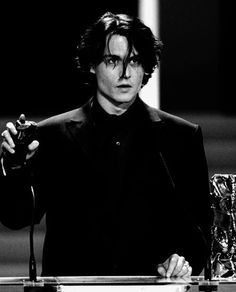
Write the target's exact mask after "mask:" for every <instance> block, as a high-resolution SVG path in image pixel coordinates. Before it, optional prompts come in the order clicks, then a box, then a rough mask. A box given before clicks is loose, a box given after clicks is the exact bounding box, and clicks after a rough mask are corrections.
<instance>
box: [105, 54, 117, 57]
mask: <svg viewBox="0 0 236 292" xmlns="http://www.w3.org/2000/svg"><path fill="white" fill-rule="evenodd" d="M103 57H104V58H106V57H114V58H120V57H119V56H117V55H114V54H105V55H104V56H103Z"/></svg>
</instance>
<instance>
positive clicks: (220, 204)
mask: <svg viewBox="0 0 236 292" xmlns="http://www.w3.org/2000/svg"><path fill="white" fill-rule="evenodd" d="M210 188H211V198H212V208H213V211H214V221H213V225H212V229H211V234H212V242H211V265H212V275H213V277H236V175H233V174H215V175H213V176H212V178H211V180H210Z"/></svg>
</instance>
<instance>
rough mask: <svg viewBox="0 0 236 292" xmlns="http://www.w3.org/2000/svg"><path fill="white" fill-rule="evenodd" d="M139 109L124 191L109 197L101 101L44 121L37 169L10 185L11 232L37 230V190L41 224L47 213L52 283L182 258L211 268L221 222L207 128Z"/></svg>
mask: <svg viewBox="0 0 236 292" xmlns="http://www.w3.org/2000/svg"><path fill="white" fill-rule="evenodd" d="M136 103H137V104H138V115H137V117H138V118H137V122H136V123H135V126H134V127H132V131H131V132H130V133H128V139H127V141H126V144H125V145H119V146H120V147H123V148H121V151H120V153H121V154H120V155H121V156H120V163H121V169H122V176H121V177H122V183H121V184H120V185H121V187H119V189H116V185H114V188H112V189H111V190H110V192H108V194H109V195H107V192H106V195H104V188H105V186H106V178H107V174H106V173H103V171H101V164H99V163H100V162H97V161H96V159H95V160H94V159H93V145H96V143H95V144H94V139H95V138H94V122H93V117H92V115H91V101H89V102H88V103H87V104H85V105H84V106H83V107H82V108H79V109H75V110H72V111H70V112H67V113H64V114H61V115H58V116H54V117H51V118H49V119H47V120H44V121H42V122H40V123H39V125H38V140H39V142H40V147H39V150H38V151H37V153H36V155H35V156H34V158H33V160H32V161H31V163H30V165H28V166H27V167H25V168H24V169H21V170H18V171H16V170H15V171H9V175H8V176H7V177H1V180H2V182H1V184H2V185H4V184H5V185H8V187H7V188H8V192H7V195H6V194H2V195H1V197H2V198H1V200H2V204H1V206H4V207H2V208H1V215H0V218H1V221H2V222H3V224H5V225H7V226H8V227H10V228H15V229H16V228H21V227H23V226H26V225H28V224H29V223H30V215H31V212H30V210H31V206H32V205H31V203H32V200H31V193H30V191H29V184H30V183H33V185H34V190H35V196H36V221H37V222H39V221H40V220H41V218H42V216H43V215H44V214H45V213H46V225H47V231H46V237H45V244H44V250H43V275H50V276H51V275H152V274H156V265H157V264H158V263H160V262H163V261H164V260H166V259H167V257H169V256H170V255H171V254H172V253H178V254H180V255H183V256H185V257H186V259H187V260H188V261H189V262H190V264H191V265H192V266H193V274H195V275H196V274H199V273H200V272H201V270H202V269H203V267H204V263H205V259H206V244H205V242H204V239H203V234H207V232H208V230H209V225H210V222H211V217H210V203H209V189H208V170H207V164H206V159H205V153H204V148H203V141H202V133H201V129H200V127H199V126H198V125H195V124H192V123H190V122H188V121H185V120H183V119H181V118H179V117H176V116H173V115H170V114H168V113H165V112H163V111H160V110H156V109H153V108H150V107H149V106H147V105H145V104H144V103H143V102H142V101H141V100H139V99H138V100H137V102H136ZM127 131H128V132H129V130H127ZM114 142H115V141H114ZM29 169H30V171H31V174H32V175H31V176H30V177H29V175H28V174H29ZM12 179H14V181H15V183H10V182H11V180H12Z"/></svg>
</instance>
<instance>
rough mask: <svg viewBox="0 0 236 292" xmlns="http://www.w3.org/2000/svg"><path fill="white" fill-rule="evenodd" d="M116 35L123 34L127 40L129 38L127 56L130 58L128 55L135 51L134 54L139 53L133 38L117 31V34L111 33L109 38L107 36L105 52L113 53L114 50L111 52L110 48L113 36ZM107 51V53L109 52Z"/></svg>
mask: <svg viewBox="0 0 236 292" xmlns="http://www.w3.org/2000/svg"><path fill="white" fill-rule="evenodd" d="M115 35H117V36H122V37H125V38H126V40H127V48H128V49H127V54H126V58H128V57H130V55H131V54H132V53H133V54H134V55H137V54H138V53H137V50H136V49H135V47H134V45H133V42H131V40H130V39H129V38H128V37H127V36H125V35H122V34H117V33H115V34H112V33H111V34H109V35H108V36H107V38H106V45H105V50H104V52H106V51H107V53H108V54H109V55H113V54H112V52H111V50H110V41H111V38H112V37H113V36H115ZM107 53H106V54H107Z"/></svg>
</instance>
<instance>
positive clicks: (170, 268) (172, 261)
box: [166, 254, 179, 278]
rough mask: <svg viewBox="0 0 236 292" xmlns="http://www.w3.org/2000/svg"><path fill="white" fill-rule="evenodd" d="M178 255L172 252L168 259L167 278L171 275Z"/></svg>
mask: <svg viewBox="0 0 236 292" xmlns="http://www.w3.org/2000/svg"><path fill="white" fill-rule="evenodd" d="M178 259H179V256H178V255H177V254H173V255H172V256H171V258H170V260H169V264H168V268H167V271H166V277H167V278H169V277H170V276H172V273H173V271H174V269H175V267H176V265H177V262H178Z"/></svg>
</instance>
